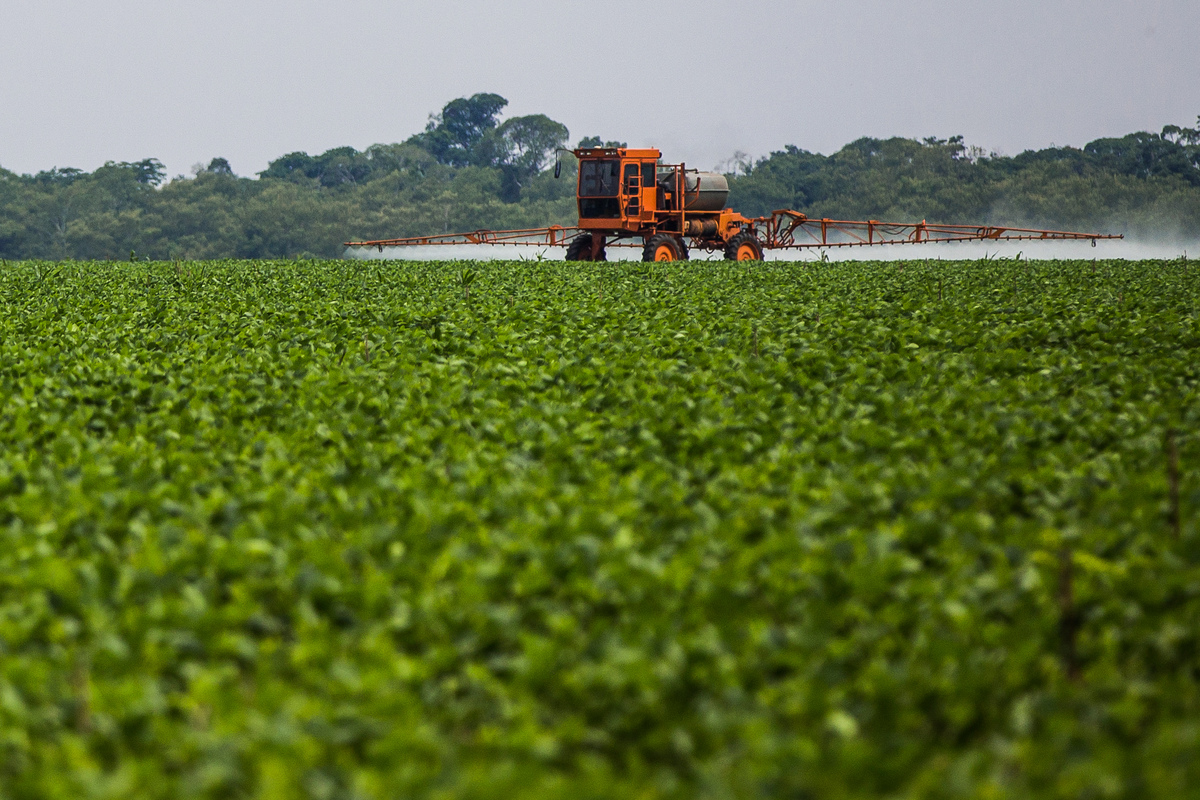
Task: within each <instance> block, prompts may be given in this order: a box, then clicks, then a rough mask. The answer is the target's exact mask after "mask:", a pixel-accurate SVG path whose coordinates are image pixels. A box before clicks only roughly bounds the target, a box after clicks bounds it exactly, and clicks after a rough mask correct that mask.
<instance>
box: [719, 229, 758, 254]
mask: <svg viewBox="0 0 1200 800" xmlns="http://www.w3.org/2000/svg"><path fill="white" fill-rule="evenodd" d="M725 260H726V261H762V260H763V246H762V242H760V241H758V237H757V236H755V235H754V234H753V233H751V232H750V231H742V232H741V233H739V234H736V235H734V236H731V237H730V238H729V241H728V242H726V243H725Z"/></svg>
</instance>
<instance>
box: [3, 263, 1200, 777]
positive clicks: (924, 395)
mask: <svg viewBox="0 0 1200 800" xmlns="http://www.w3.org/2000/svg"><path fill="white" fill-rule="evenodd" d="M1198 391H1200V270H1198V269H1197V265H1196V264H1195V263H1192V262H1188V261H1187V260H1184V259H1180V260H1175V261H1145V262H1126V261H1098V262H1093V261H1012V260H1009V261H1000V260H990V261H974V262H962V261H907V262H888V263H881V262H854V263H813V262H810V263H767V264H760V265H755V266H747V265H745V264H736V263H730V262H693V263H681V264H642V263H613V264H604V263H564V262H486V263H483V262H479V263H476V262H440V263H435V262H428V263H424V262H422V263H413V262H388V263H382V262H343V261H324V262H322V261H300V262H295V261H274V262H266V261H254V262H251V261H209V262H174V263H172V262H154V263H102V262H61V263H50V262H9V263H6V264H4V265H3V267H0V796H2V797H4V798H20V799H23V798H118V797H121V798H124V797H138V798H313V799H314V800H332V799H333V798H356V799H357V798H399V797H413V798H444V799H446V800H451V799H454V798H497V799H499V798H539V799H541V798H564V800H565V799H566V798H573V799H575V798H596V799H597V800H600V798H605V799H606V800H607V799H608V798H625V797H630V798H632V797H636V798H646V799H647V800H650V799H653V798H711V799H712V800H717V799H718V798H763V799H764V800H766V799H767V798H771V799H774V798H794V799H796V800H799V799H801V798H821V799H822V800H839V799H841V798H847V799H848V798H872V797H878V798H987V797H994V798H1131V799H1132V798H1160V797H1161V798H1168V797H1171V798H1174V797H1188V796H1190V797H1197V796H1200V788H1198V787H1200V758H1198V757H1197V754H1200V393H1198Z"/></svg>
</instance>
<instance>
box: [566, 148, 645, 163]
mask: <svg viewBox="0 0 1200 800" xmlns="http://www.w3.org/2000/svg"><path fill="white" fill-rule="evenodd" d="M571 152H573V153H574V154H575V157H576V158H578V159H580V160H582V159H585V158H638V159H645V158H653V159H654V160H656V161H657V160H658V159H660V158H662V153H661V152H660V151H658V150H656V149H655V148H653V147H584V148H581V149H578V150H572V151H571Z"/></svg>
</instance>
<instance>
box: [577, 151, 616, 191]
mask: <svg viewBox="0 0 1200 800" xmlns="http://www.w3.org/2000/svg"><path fill="white" fill-rule="evenodd" d="M620 165H621V162H619V161H617V160H616V159H607V158H606V159H589V160H587V161H584V162H583V163H581V164H580V165H579V196H580V197H616V196H617V188H618V186H619V184H620V181H618V177H619V175H620Z"/></svg>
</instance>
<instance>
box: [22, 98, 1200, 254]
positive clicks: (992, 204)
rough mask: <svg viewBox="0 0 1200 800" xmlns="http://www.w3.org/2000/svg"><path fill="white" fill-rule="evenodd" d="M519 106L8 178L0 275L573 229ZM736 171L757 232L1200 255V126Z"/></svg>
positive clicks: (559, 128)
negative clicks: (259, 153) (263, 155)
mask: <svg viewBox="0 0 1200 800" xmlns="http://www.w3.org/2000/svg"><path fill="white" fill-rule="evenodd" d="M506 105H507V101H506V100H505V99H504V98H503V97H500V96H499V95H495V94H477V95H474V96H473V97H469V98H460V99H457V100H453V101H451V102H450V103H447V104H446V106H445V107H444V108H443V109H442V111H441V112H440V113H439V114H437V115H434V116H433V117H432V118H431V119H430V122H429V125H428V126H427V128H426V129H425V130H424V131H422V132H420V133H418V134H416V135H414V136H411V137H409V138H408V139H407V140H406V141H404V142H402V143H398V144H377V145H372V146H371V147H368V148H367V149H366V150H363V151H359V150H356V149H354V148H352V147H341V148H336V149H333V150H329V151H327V152H325V153H322V154H320V155H317V156H310V155H308V154H307V153H303V152H298V153H289V154H287V155H284V156H282V157H280V158H278V159H276V160H274V161H272V162H271V163H270V165H269V166H268V167H267V169H266V170H264V171H263V172H261V173H259V175H258V177H257V178H245V177H239V176H237V175H234V174H233V171H232V170H231V169H230V166H229V162H228V161H227V160H225V159H223V158H214V159H212V161H211V162H210V163H209V164H208V166H207V167H198V168H197V169H195V170H194V172H195V174H194V176H193V177H185V176H177V177H175V178H174V179H171V180H167V176H166V173H165V171H164V168H163V165H162V163H161V162H159V161H158V160H156V159H154V158H147V159H144V160H142V161H138V162H132V163H128V162H110V163H107V164H105V165H104V166H102V167H100V168H99V169H97V170H95V171H94V172H91V173H87V172H83V171H81V170H78V169H70V168H65V169H59V168H55V169H51V170H48V171H44V172H39V173H38V174H36V175H17V174H15V173H13V172H10V171H8V170H5V169H3V168H2V167H0V257H3V258H6V259H20V258H49V259H70V258H73V259H113V258H126V257H138V258H142V257H149V258H155V259H183V258H223V257H239V258H265V257H295V256H322V257H337V256H339V255H341V253H342V250H343V248H342V245H341V243H342V242H343V241H344V240H346V239H352V238H382V237H390V236H405V235H416V234H421V233H442V232H451V231H456V230H474V229H479V228H508V227H534V226H541V225H548V224H552V223H560V224H571V223H572V222H573V221H574V219H575V208H574V203H573V192H574V182H573V180H572V178H573V173H572V167H573V165H571V164H567V165H566V167H567V169H564V171H563V176H562V179H560V180H555V178H554V176H553V174H552V171H551V170H550V169H549V167H550V166H551V164H552V162H553V159H554V152H555V149H556V148H557V147H560V146H564V145H566V144H567V143H568V141H569V139H568V136H569V132H568V130H567V128H566V127H565V126H564V125H562V124H561V123H558V122H555V121H554V120H552V119H550V118H549V117H546V116H545V115H541V114H537V115H531V116H524V117H511V118H508V119H504V118H503V109H504V107H505V106H506ZM601 143H602V142H601V140H600V139H599V138H598V137H586V138H584V139H583V140H581V141H580V142H579V143H578V144H579V145H582V146H587V145H598V144H601ZM604 143H606V144H612V142H604ZM725 171H726V172H727V173H728V174H729V176H730V178H731V186H732V194H731V198H730V204H731V205H732V206H733V207H734V208H736V209H738V210H739V211H741V212H743V213H745V214H749V215H758V214H764V213H769V212H770V211H771V210H772V209H776V208H794V209H798V210H800V211H803V212H805V213H807V214H809V215H810V216H825V217H835V218H842V219H867V218H874V219H884V220H895V221H909V220H919V219H926V220H928V221H929V222H950V223H955V222H968V223H971V222H988V223H997V224H1008V225H1022V224H1023V225H1030V226H1039V227H1042V226H1044V227H1056V228H1068V229H1104V230H1105V231H1106V232H1113V233H1126V234H1130V235H1133V236H1141V237H1155V238H1165V239H1169V240H1174V241H1193V240H1196V239H1200V119H1198V120H1197V127H1196V128H1186V127H1180V126H1175V125H1168V126H1167V127H1166V128H1164V129H1163V130H1162V131H1161V132H1160V133H1131V134H1129V135H1127V136H1124V137H1121V138H1111V139H1098V140H1096V141H1094V142H1091V143H1089V144H1087V145H1085V146H1084V147H1083V148H1081V149H1080V148H1075V147H1053V148H1049V149H1045V150H1039V151H1026V152H1024V153H1021V154H1020V155H1017V156H1012V157H1009V156H1001V155H996V154H994V153H985V152H982V151H980V150H979V149H978V148H974V147H969V146H967V145H966V143H964V141H963V138H962V137H961V136H955V137H951V138H949V139H938V138H932V137H931V138H928V139H925V140H923V141H915V140H911V139H902V138H892V139H886V140H881V139H870V138H863V139H859V140H858V141H855V142H851V143H850V144H848V145H846V146H845V147H843V148H842V149H841V150H839V151H838V152H836V153H833V154H832V155H828V156H825V155H821V154H819V153H812V152H808V151H806V150H803V149H800V148H798V147H795V146H788V147H785V148H784V149H783V150H780V151H778V152H774V153H771V154H770V155H769V156H766V157H764V158H760V159H758V160H751V159H748V158H745V157H740V156H739V157H735V158H732V159H730V161H729V162H727V164H726V165H725Z"/></svg>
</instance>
